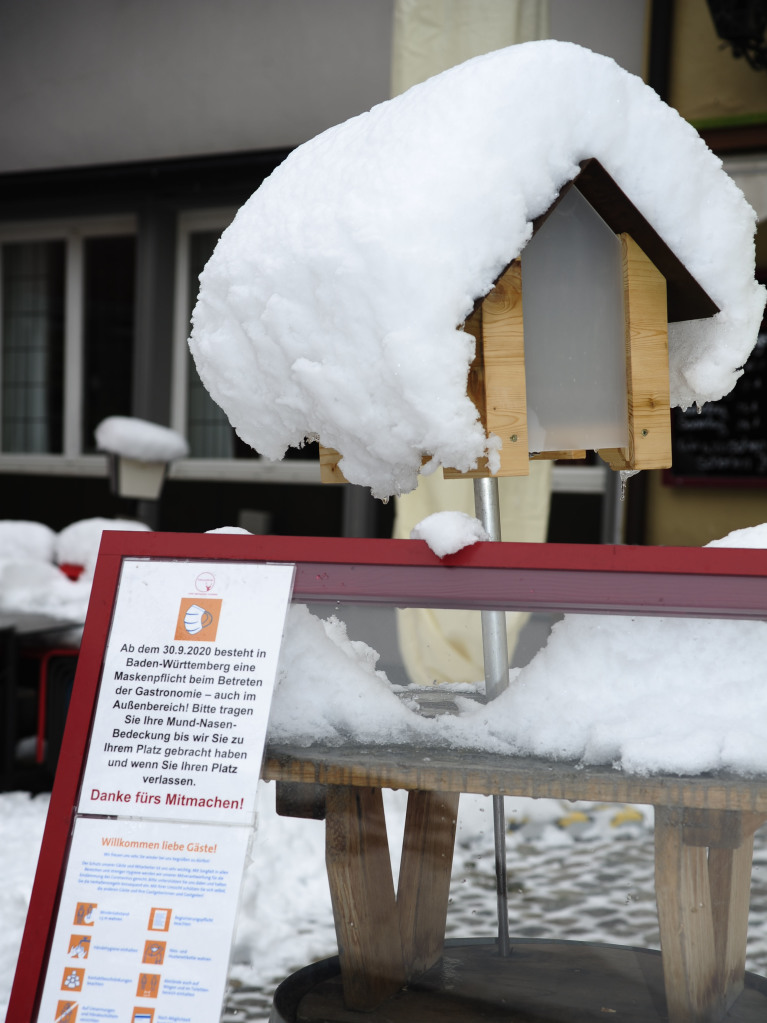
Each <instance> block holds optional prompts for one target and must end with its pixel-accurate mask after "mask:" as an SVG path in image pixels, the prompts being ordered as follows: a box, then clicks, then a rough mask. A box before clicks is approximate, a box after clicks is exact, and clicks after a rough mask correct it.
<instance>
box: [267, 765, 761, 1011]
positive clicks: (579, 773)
mask: <svg viewBox="0 0 767 1023" xmlns="http://www.w3.org/2000/svg"><path fill="white" fill-rule="evenodd" d="M263 774H264V778H266V779H268V780H275V781H277V782H278V790H277V791H278V811H279V812H281V813H283V814H289V815H294V816H309V817H323V818H324V819H325V821H326V835H327V839H326V863H327V870H328V878H329V882H330V891H331V898H332V904H333V913H334V919H335V926H336V934H337V937H338V946H339V964H340V982H338V981H334V980H332V979H331V980H328V981H325V982H324V986H322V985H321V986H320V987H319V988H317V990H316V991H312V992H311V997H310V998H309V997H307V998H305V999H304V1001H303V1002H302V1006H303V1008H302V1012H304V1013H305V1014H304V1015H301V1016H299V1017H297V1018H299V1019H300V1020H312V1019H316V1020H320V1019H321V1020H333V1021H336V1020H337V1021H346V1020H352V1019H357V1018H359V1019H362V1018H366V1019H368V1020H370V1023H374V1021H376V1023H377V1021H378V1020H387V1021H389V1020H391V1021H395V1020H396V1021H400V1020H401V1021H403V1023H404V1021H406V1020H408V1021H409V1020H411V1019H412V1021H413V1023H416V1020H418V1021H419V1023H426V1020H427V1019H431V1018H432V1016H433V1017H434V1018H435V1019H439V1018H440V1016H441V1018H442V1019H453V1018H454V1019H456V1020H457V1019H461V1020H467V1021H468V1020H474V1019H480V1018H481V1019H484V1020H494V1019H496V1018H498V1019H501V1018H502V1019H504V1020H515V1021H516V1020H519V1021H522V1020H525V1021H528V1020H533V1019H536V1020H537V1019H541V1020H543V1019H545V1020H553V1019H556V1020H558V1021H560V1020H561V1021H562V1023H564V1021H569V1020H573V1021H575V1020H577V1021H587V1020H591V1019H592V1018H593V1019H604V1018H605V1015H604V1014H605V1013H608V1014H609V1013H615V1018H616V1019H620V1020H622V1021H627V1020H630V1021H632V1023H634V1021H636V1023H640V1021H641V1023H649V1021H652V1020H659V1021H660V1020H670V1021H671V1023H717V1021H720V1020H739V1021H742V1023H756V1021H757V1020H759V1021H764V1020H765V1019H767V981H763V980H762V979H760V978H757V977H754V976H753V975H750V974H746V973H745V955H746V936H747V927H748V904H749V893H750V882H751V861H752V855H753V836H754V832H755V831H756V829H757V828H758V827H760V826H761V825H762V824H763V823H764V822H765V821H767V779H766V780H765V782H763V783H762V782H759V781H753V780H746V779H743V778H741V777H738V776H735V775H724V774H717V775H712V776H702V777H682V778H680V777H674V776H652V777H647V778H643V777H639V776H630V775H626V774H623V773H622V772H619V771H615V770H613V769H612V768H608V767H597V768H580V767H578V766H577V765H575V764H567V763H556V762H550V761H545V760H537V759H532V758H529V759H528V758H516V757H504V756H497V755H492V754H482V753H476V752H471V751H457V750H445V749H417V750H416V749H413V748H410V747H407V748H389V749H385V748H380V747H374V748H371V747H343V748H317V747H315V748H308V749H307V748H299V747H275V746H273V747H270V748H269V749H268V750H267V756H266V760H265V764H264V772H263ZM382 788H395V789H400V788H401V789H407V790H408V791H409V797H408V809H407V817H406V824H405V834H404V839H403V852H402V862H401V867H400V879H399V885H398V890H397V891H396V892H395V890H394V884H393V879H392V872H391V865H390V861H389V847H388V839H387V834H386V823H385V820H384V814H383V802H382V797H381V789H382ZM461 792H472V793H483V794H487V795H492V794H497V795H509V796H531V797H547V798H555V799H569V800H589V801H599V802H619V803H626V802H628V803H644V804H650V805H652V806H653V807H654V808H655V882H656V898H657V902H658V917H659V923H660V935H661V948H662V955H661V957H658V956H657V953H655V954H653V953H650V952H644V951H643V950H636V949H615V948H614V947H612V946H601V947H600V946H580V943H569V942H561V943H553V944H556V945H557V948H558V951H557V949H553V948H552V947H551V946H552V943H550V942H538V943H535V942H521V943H520V942H514V941H513V939H512V944H513V946H514V949H516V952H515V951H512V956H511V957H510V958H509V959H508V960H505V963H506V964H508V966H505V967H504V966H503V964H501V969H500V972H499V967H498V959H497V957H495V959H494V962H491V960H490V959H489V958H488V952H487V950H486V951H485V952H484V953H481V952H477V951H476V950H472V949H471V948H469V949H468V951H466V950H464V951H463V952H462V953H461V955H462V956H463V957H464V959H465V960H466V963H465V964H464V966H458V965H456V970H458V971H459V973H460V971H461V970H463V971H464V972H463V973H461V974H460V975H461V978H462V982H463V984H464V987H465V989H464V990H453V991H452V993H449V992H447V993H446V990H445V987H444V984H443V983H442V982H441V981H440V980H439V976H440V972H439V967H438V964H439V963H440V960H441V957H442V956H443V946H444V933H445V920H446V916H447V904H448V890H449V883H450V869H451V865H452V854H453V844H454V840H455V825H456V816H457V810H458V799H459V795H460V793H461ZM600 948H601V952H600V951H599V950H600ZM595 949H596V950H597V951H594V950H595ZM610 949H612V951H609V950H610ZM589 950H591V951H589ZM490 953H491V954H492V949H490ZM515 954H516V959H514V956H515ZM482 955H484V960H483V962H484V965H481V964H480V965H478V963H479V959H480V958H481V957H482ZM456 956H457V953H454V952H451V957H452V959H455V961H456V963H458V959H457V958H456ZM525 956H527V960H525V958H524V957H525ZM478 957H479V958H478ZM552 957H553V958H552ZM595 957H596V958H595ZM629 959H630V960H631V964H632V965H631V966H630V969H629V968H628V966H627V964H628V963H629ZM474 960H477V962H474ZM512 961H513V965H512ZM524 962H526V966H525V969H521V966H520V964H521V963H524ZM556 962H559V964H560V965H559V966H557V965H556ZM661 962H662V970H661ZM599 963H601V964H602V965H601V966H599V965H596V966H595V965H594V964H599ZM637 963H638V964H639V965H638V966H637V965H636V964H637ZM578 964H580V965H578ZM589 964H590V965H589ZM435 970H436V973H435ZM515 970H516V971H518V983H517V985H516V990H517V992H518V1003H515V997H516V996H515V985H514V983H512V981H511V980H510V979H509V978H510V977H513V975H514V971H515ZM589 970H592V971H594V970H598V971H599V975H598V976H597V975H594V977H593V981H592V983H591V984H587V983H584V985H583V991H584V994H583V998H584V999H585V1001H584V1002H583V1004H575V1001H577V997H576V995H575V994H574V988H573V985H572V984H569V985H568V986H566V990H567V992H568V994H567V1002H566V1004H563V1005H561V1006H560V1008H559V1009H558V1010H557V1012H558V1014H557V1015H555V1016H554V1015H551V1011H552V1010H551V1005H550V1003H549V1002H547V1001H546V999H547V998H550V997H552V996H551V993H550V989H551V984H552V983H553V980H552V978H555V977H556V976H558V975H561V977H565V975H567V976H570V977H575V976H576V975H582V974H583V973H584V971H586V972H588V971H589ZM443 973H444V971H443ZM629 973H631V975H632V976H634V975H636V977H639V978H640V980H639V981H637V983H638V984H639V986H640V987H642V985H644V989H645V994H646V998H644V1001H643V1000H642V998H643V997H644V996H642V997H640V996H639V995H637V997H636V998H634V999H633V1001H632V1000H631V999H629V1001H628V1002H626V1004H623V1005H622V1007H621V1009H620V1010H618V1009H615V1008H614V1007H611V1002H610V998H611V997H613V996H614V998H619V997H621V991H623V997H624V1000H625V994H626V991H627V990H628V989H627V987H626V985H627V983H628V980H627V978H628V977H629ZM434 977H436V980H435V979H433V978H434ZM531 977H532V978H535V977H538V978H539V981H538V983H540V993H539V1004H538V1010H539V1011H540V1012H543V1013H544V1015H535V1014H533V1015H531V1012H532V1010H531V1005H530V998H531V992H530V983H531V980H530V978H531ZM430 978H432V979H431V980H430ZM525 978H526V979H525ZM544 978H547V979H546V980H545V981H544ZM621 978H623V979H621ZM661 978H662V979H661ZM600 983H601V985H602V987H601V988H599V985H600ZM510 984H511V987H509V985H510ZM405 985H407V991H406V993H405V994H403V993H402V989H403V986H405ZM555 986H556V985H555ZM523 989H524V990H523ZM424 990H427V991H429V992H430V993H431V994H430V997H431V998H434V997H438V1000H439V999H441V1001H439V1004H438V1005H437V1007H436V1008H435V1007H434V1006H433V1005H432V1004H431V1002H429V1003H428V1004H427V1003H426V1002H424V997H425V996H424V995H423V991H424ZM595 990H599V997H598V998H597V999H596V1000H597V1001H599V1002H601V1003H602V1004H601V1005H600V1006H596V1002H595V1003H594V1004H595V1008H594V1013H595V1014H594V1015H591V1014H590V1013H589V1009H588V1005H589V1004H591V1003H590V1002H589V998H591V999H592V1000H593V998H594V997H595V995H594V992H595ZM610 990H613V995H611V996H609V997H608V994H609V991H610ZM435 991H437V995H435ZM547 991H548V992H549V994H547V993H546V992H547ZM483 992H484V995H483ZM494 992H495V995H494ZM480 995H483V997H485V998H488V999H490V1000H491V1001H492V999H493V998H494V997H498V998H502V999H503V1002H504V1004H503V1005H502V1006H501V1007H500V1008H499V1007H498V1006H496V1007H495V1008H494V1009H493V1008H491V1007H489V1005H488V1004H484V1008H482V998H480V1002H479V1003H477V1001H476V999H477V997H479V996H480ZM664 996H665V997H664ZM446 999H447V1001H446ZM574 1000H575V1001H574ZM629 1002H630V1003H631V1004H629ZM452 1003H455V1004H456V1006H460V1008H455V1012H454V1013H453V1014H452V1015H450V1014H447V1015H446V1013H447V1012H448V1010H447V1008H446V1005H449V1004H452ZM477 1004H479V1008H478V1007H477ZM632 1005H633V1009H632V1008H631V1006H632ZM313 1006H314V1008H313ZM361 1012H366V1013H369V1015H367V1016H365V1017H362V1016H360V1015H359V1014H360V1013H361ZM632 1012H633V1015H632ZM312 1013H314V1015H312ZM493 1013H495V1015H494V1014H493Z"/></svg>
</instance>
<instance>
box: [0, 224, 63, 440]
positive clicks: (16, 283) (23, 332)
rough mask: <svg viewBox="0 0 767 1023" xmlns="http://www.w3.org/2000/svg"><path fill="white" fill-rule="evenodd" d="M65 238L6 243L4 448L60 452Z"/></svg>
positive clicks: (3, 334) (4, 252)
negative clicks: (63, 239)
mask: <svg viewBox="0 0 767 1023" xmlns="http://www.w3.org/2000/svg"><path fill="white" fill-rule="evenodd" d="M65 259H66V249H65V244H64V242H61V241H50V242H45V241H40V242H12V243H9V244H7V245H3V247H2V302H3V317H2V338H3V347H2V382H3V386H2V450H3V451H10V452H30V453H32V452H35V453H46V454H47V453H53V452H61V450H62V445H63V425H64V424H63V402H62V398H63V381H64V267H65Z"/></svg>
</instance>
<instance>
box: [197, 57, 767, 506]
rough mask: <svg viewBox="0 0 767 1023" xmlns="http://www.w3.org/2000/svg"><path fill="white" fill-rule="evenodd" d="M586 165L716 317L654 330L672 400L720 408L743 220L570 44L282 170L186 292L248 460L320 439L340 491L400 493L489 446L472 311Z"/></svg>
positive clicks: (466, 74) (733, 350)
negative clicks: (596, 164)
mask: <svg viewBox="0 0 767 1023" xmlns="http://www.w3.org/2000/svg"><path fill="white" fill-rule="evenodd" d="M589 157H596V158H597V159H599V160H600V162H601V163H602V164H603V166H604V167H605V168H606V170H607V171H608V173H610V174H611V175H612V177H613V178H614V179H615V180H616V181H617V182H618V184H619V185H620V186H621V188H622V189H623V190H624V191H625V192H626V194H627V195H628V196H629V198H630V199H631V200H632V201H633V203H634V204H635V205H636V206H637V207H638V208H639V210H640V211H641V212H642V213H643V214H644V216H645V217H646V218H647V220H649V221H650V223H651V224H652V225H653V226H654V227H655V228H656V230H657V231H658V232H659V233H660V235H661V236H662V237H663V238H664V240H665V241H666V242H667V243H668V245H669V246H670V247H671V249H672V250H673V251H674V252H675V253H676V255H677V256H678V257H679V258H680V259H681V260H682V262H684V263H685V264H686V266H687V267H688V269H689V270H690V271H691V273H692V274H693V276H694V277H695V278H696V279H697V280H698V282H699V283H700V284H701V285H702V286H703V288H704V289H705V290H706V291H707V292H708V293H709V295H710V296H711V298H712V299H713V300H714V301H715V302H716V303H717V305H718V306H719V308H720V309H721V312H720V313H719V314H718V315H717V316H715V317H713V318H710V319H708V320H700V321H688V322H686V323H679V324H673V325H672V326H671V329H670V338H669V343H670V362H671V394H672V402H673V403H674V404H677V405H682V406H687V405H690V404H692V403H693V402H698V403H702V402H705V401H708V400H712V399H717V398H720V397H721V396H722V395H723V394H726V393H728V392H729V391H730V390H731V389H732V387H733V385H734V384H735V381H736V380H737V378H738V375H739V372H740V367H742V365H743V364H744V362H745V360H746V357H747V356H748V354H749V352H750V350H751V348H752V347H753V344H754V342H755V340H756V335H757V330H758V327H759V322H760V319H761V314H762V308H763V306H764V290H763V289H762V288H761V287H760V286H758V285H757V284H756V283H755V282H754V244H753V235H754V227H755V217H754V213H753V210H751V208H750V207H749V206H748V204H747V203H746V201H745V199H744V198H743V194H742V193H741V192H740V190H739V189H738V188H737V186H736V185H735V184H734V182H733V181H732V179H731V178H729V177H728V176H727V175H726V174H725V172H724V171H723V170H722V167H721V161H720V160H719V159H718V158H717V157H716V156H714V155H713V154H712V153H711V152H710V150H709V149H708V148H707V147H706V145H705V144H704V143H703V141H702V140H701V139H700V137H699V136H698V135H697V133H696V132H695V130H694V129H693V128H692V127H691V126H690V125H689V124H688V123H687V122H685V121H684V120H683V119H682V118H681V117H680V116H679V115H678V114H677V113H676V111H674V110H672V109H671V108H670V107H668V106H666V105H665V104H664V103H662V102H661V100H660V99H659V98H658V96H657V95H656V93H655V92H653V91H652V90H651V89H650V88H648V87H647V86H645V85H644V83H643V82H642V81H641V80H640V79H639V78H637V77H635V76H633V75H631V74H629V73H627V72H626V71H623V70H622V69H621V68H619V67H618V65H617V64H615V63H614V62H613V61H612V60H611V59H609V58H607V57H603V56H599V55H597V54H594V53H592V52H590V51H589V50H585V49H583V48H581V47H578V46H576V45H574V44H572V43H563V42H556V41H553V40H546V41H543V42H534V43H525V44H522V45H518V46H513V47H509V48H508V49H504V50H499V51H497V52H495V53H491V54H488V55H486V56H482V57H477V58H475V59H474V60H471V61H468V62H467V63H466V64H463V65H461V66H459V67H457V68H453V69H451V70H449V71H446V72H445V73H443V74H441V75H438V76H436V77H435V78H432V79H430V80H429V81H427V82H425V83H423V84H422V85H418V86H415V87H414V88H412V89H411V90H409V91H408V92H406V93H405V94H403V95H401V96H398V97H397V98H396V99H393V100H391V101H389V102H387V103H383V104H381V105H379V106H377V107H375V108H374V109H373V110H371V111H369V112H368V113H366V114H363V115H361V116H359V117H356V118H353V119H352V120H350V121H347V122H346V123H344V124H341V125H339V126H337V127H335V128H332V129H330V130H329V131H326V132H325V133H323V134H322V135H320V136H318V137H317V138H315V139H313V140H312V141H310V142H308V143H306V144H305V145H303V146H301V147H299V148H298V149H297V150H295V151H294V152H293V153H292V154H291V155H290V156H289V157H288V159H287V160H286V161H285V162H284V163H283V164H282V165H281V166H280V167H279V168H278V169H277V170H276V171H275V172H274V173H273V174H272V175H271V177H270V178H268V179H267V180H266V181H265V182H264V183H263V185H262V186H261V187H260V188H259V189H258V191H257V192H256V193H255V194H254V195H253V196H252V197H251V199H250V200H249V201H248V202H247V203H246V204H245V206H243V208H242V209H241V210H240V211H239V213H238V215H237V217H236V218H235V220H234V222H233V223H232V225H231V226H230V227H229V228H228V229H227V231H226V232H225V233H224V235H223V236H222V238H221V240H220V242H219V244H218V246H217V248H216V250H215V252H214V254H213V256H212V258H211V260H210V261H209V263H208V265H207V266H206V268H205V270H204V272H203V274H202V275H201V278H200V283H201V287H200V294H199V299H198V302H197V307H196V309H195V312H194V318H193V324H194V326H193V332H192V337H191V340H190V347H191V350H192V353H193V355H194V358H195V362H196V364H197V368H198V371H199V373H200V376H201V378H202V380H203V382H204V383H205V386H206V387H207V388H208V390H209V391H210V393H211V395H212V396H213V398H214V399H215V400H216V401H217V402H218V403H219V404H220V405H221V406H222V408H223V409H224V410H225V411H226V413H227V415H228V416H229V418H230V420H231V422H232V424H233V425H234V427H235V429H236V430H237V432H238V433H239V434H240V436H241V437H242V438H243V439H244V440H245V441H246V442H247V443H249V444H251V445H252V446H253V447H255V448H256V449H257V450H258V451H260V452H261V453H262V454H264V455H266V456H267V457H269V458H272V459H277V458H281V457H282V455H283V454H284V453H285V450H286V448H287V447H288V446H289V445H300V444H301V443H302V442H303V441H304V439H305V438H306V437H313V436H319V437H320V438H321V439H322V441H323V443H325V444H326V445H328V446H330V447H334V448H336V449H338V450H339V451H340V452H341V453H342V455H343V460H342V462H341V469H342V470H343V472H344V474H345V476H346V478H347V479H349V480H350V481H351V482H353V483H359V484H363V485H365V486H368V487H370V488H371V490H372V491H373V493H374V494H375V495H376V496H379V497H384V496H387V495H389V494H396V493H401V492H406V491H409V490H412V489H413V488H414V487H415V485H416V483H417V477H418V472H419V469H420V466H421V460H422V455H424V454H430V455H433V457H434V461H433V462H432V468H435V467H436V465H438V464H440V463H441V464H443V465H450V466H455V467H456V468H458V469H461V470H466V469H469V468H470V467H471V466H473V465H474V464H475V462H476V459H477V458H478V457H479V456H480V455H482V454H483V453H485V451H486V449H487V447H488V443H489V444H490V447H491V448H493V447H494V446H495V445H497V438H490V439H489V441H488V438H486V437H485V435H484V432H483V430H482V428H481V425H480V423H479V421H478V419H477V414H476V410H475V408H474V406H473V404H472V403H471V401H470V400H469V398H468V397H467V395H466V379H467V372H468V367H469V364H470V361H471V359H472V356H473V353H474V341H473V339H472V338H471V337H470V336H469V335H468V334H466V333H464V332H463V331H461V330H460V329H456V328H458V327H459V325H460V324H462V323H463V321H464V319H465V318H466V316H467V314H468V313H469V312H470V311H471V309H472V306H473V303H474V300H475V299H476V298H478V297H480V296H482V295H484V294H486V293H487V292H488V291H489V290H490V288H491V287H492V285H493V282H494V281H495V279H496V277H497V276H498V275H499V273H500V272H501V271H502V269H503V268H504V267H505V266H506V265H507V264H508V263H509V262H510V260H512V259H514V258H515V257H516V256H518V255H519V254H520V252H521V251H522V249H523V248H524V246H525V244H526V243H527V241H528V240H529V238H530V235H531V231H532V223H531V222H532V221H533V219H534V218H536V217H537V216H539V215H540V214H542V213H543V212H545V211H546V210H547V209H548V208H549V206H550V205H551V204H552V202H553V201H554V199H555V198H556V196H557V194H558V192H559V190H560V189H561V188H562V186H563V185H564V184H565V183H566V182H568V181H570V180H571V179H572V178H574V177H575V176H576V174H577V173H578V170H579V162H580V161H582V160H584V159H587V158H589Z"/></svg>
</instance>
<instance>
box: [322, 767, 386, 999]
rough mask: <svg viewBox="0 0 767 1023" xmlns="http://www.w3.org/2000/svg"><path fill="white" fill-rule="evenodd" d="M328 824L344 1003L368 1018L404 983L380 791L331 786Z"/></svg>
mask: <svg viewBox="0 0 767 1023" xmlns="http://www.w3.org/2000/svg"><path fill="white" fill-rule="evenodd" d="M325 819H326V832H325V863H326V866H327V870H328V882H329V884H330V897H331V901H332V904H333V919H334V921H335V926H336V938H337V940H338V958H339V962H340V966H341V976H342V977H343V987H344V1001H345V1002H346V1005H347V1007H348V1008H349V1009H357V1010H359V1011H362V1012H365V1011H368V1010H371V1009H374V1008H376V1007H377V1006H378V1005H380V1004H381V1002H383V1001H385V1000H386V999H387V998H390V997H391V996H392V995H394V994H396V992H397V991H399V989H400V988H401V987H402V985H403V984H404V982H405V971H404V967H403V962H402V945H401V942H400V934H399V914H398V910H397V904H396V901H395V895H394V881H393V879H392V870H391V860H390V858H389V843H388V839H387V837H386V821H385V818H384V810H383V799H382V797H381V790H380V789H379V788H355V787H353V786H347V785H343V786H336V785H331V786H329V787H328V790H327V799H326V818H325Z"/></svg>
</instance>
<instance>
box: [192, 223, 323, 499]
mask: <svg viewBox="0 0 767 1023" xmlns="http://www.w3.org/2000/svg"><path fill="white" fill-rule="evenodd" d="M234 213H235V211H234V210H206V211H198V212H188V213H184V214H182V215H181V216H180V218H179V231H178V244H177V264H178V265H177V273H176V309H175V345H174V372H173V395H172V408H173V416H172V420H173V422H172V425H173V427H174V428H175V429H176V430H178V431H179V432H180V433H183V434H184V436H185V437H186V438H187V440H188V441H189V450H190V460H185V462H184V463H183V465H182V464H181V463H178V465H177V466H176V467H175V470H176V471H178V472H179V474H183V475H184V476H185V477H187V478H192V477H197V476H199V477H200V478H217V479H247V480H253V479H255V478H256V476H257V475H259V473H260V471H261V470H262V472H261V473H260V475H259V478H262V479H269V480H270V481H273V482H277V480H278V478H279V480H280V481H282V482H290V483H317V482H319V468H318V450H317V445H316V444H307V445H305V446H304V447H302V448H300V449H296V448H289V449H288V451H287V454H286V462H289V463H290V464H289V465H287V464H285V465H284V466H283V465H281V463H274V462H268V463H267V464H266V466H265V465H264V463H263V462H262V461H260V460H259V459H258V455H257V452H256V451H254V450H253V448H251V447H250V446H249V445H248V444H246V443H245V442H244V441H242V440H240V438H239V437H238V436H237V434H236V433H235V432H234V430H233V429H232V427H231V426H230V425H229V420H228V419H227V416H226V414H225V413H224V411H223V410H222V409H221V408H220V407H219V406H218V405H217V404H216V403H215V402H214V401H213V399H212V398H211V397H210V395H209V394H208V392H207V390H206V389H205V387H204V385H203V383H202V381H201V380H200V378H199V376H198V375H197V370H196V368H195V365H194V360H193V359H192V356H191V353H190V351H189V346H188V344H187V341H188V338H189V334H190V331H191V316H192V311H193V309H194V306H195V303H196V301H197V294H198V291H199V282H198V278H199V276H200V274H201V273H202V271H203V269H204V267H205V264H206V263H207V261H208V260H209V259H210V257H211V255H212V254H213V250H214V248H215V247H216V244H217V243H218V239H219V238H220V237H221V233H222V231H223V230H224V229H225V228H226V226H227V224H229V222H230V221H231V219H232V218H233V216H234Z"/></svg>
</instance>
